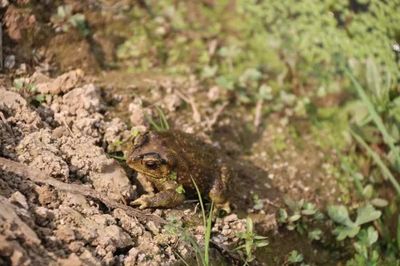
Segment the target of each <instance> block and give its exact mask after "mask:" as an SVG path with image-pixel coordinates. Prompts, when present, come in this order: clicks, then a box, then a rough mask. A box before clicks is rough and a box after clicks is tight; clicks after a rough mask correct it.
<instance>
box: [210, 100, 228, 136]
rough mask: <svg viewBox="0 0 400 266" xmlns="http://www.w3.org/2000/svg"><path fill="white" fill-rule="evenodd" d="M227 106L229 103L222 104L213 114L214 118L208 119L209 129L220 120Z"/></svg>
mask: <svg viewBox="0 0 400 266" xmlns="http://www.w3.org/2000/svg"><path fill="white" fill-rule="evenodd" d="M226 106H228V103H224V104H223V105H221V106H220V107H219V108H218V110H217V111H216V112H215V113H214V115H213V116H212V118H211V119H210V120H208V122H207V128H208V130H211V129H212V128H213V127H214V126H215V124H216V123H217V122H218V119H219V117H220V116H221V114H222V113H223V112H224V110H225V108H226Z"/></svg>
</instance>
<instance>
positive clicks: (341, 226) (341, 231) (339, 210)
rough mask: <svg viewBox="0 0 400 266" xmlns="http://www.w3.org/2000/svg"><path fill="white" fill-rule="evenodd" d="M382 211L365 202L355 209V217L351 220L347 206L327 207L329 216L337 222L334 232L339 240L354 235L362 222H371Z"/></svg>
mask: <svg viewBox="0 0 400 266" xmlns="http://www.w3.org/2000/svg"><path fill="white" fill-rule="evenodd" d="M381 214H382V212H381V211H378V210H376V209H375V208H374V207H373V206H372V205H370V204H366V205H364V206H362V207H359V208H358V209H357V217H356V220H355V221H354V222H353V221H352V220H351V219H350V217H349V212H348V210H347V208H346V207H345V206H343V205H333V206H329V207H328V215H329V217H330V218H331V219H332V220H333V221H334V222H335V223H337V224H338V226H337V227H336V229H335V230H334V233H335V234H336V235H337V240H339V241H341V240H344V239H346V238H347V237H349V238H353V237H355V236H356V235H357V234H358V233H359V232H360V229H361V226H362V225H363V224H367V223H370V222H373V221H375V220H377V219H379V217H380V216H381Z"/></svg>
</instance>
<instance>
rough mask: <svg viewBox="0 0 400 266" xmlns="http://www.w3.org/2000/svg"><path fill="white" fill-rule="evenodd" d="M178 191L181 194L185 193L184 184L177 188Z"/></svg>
mask: <svg viewBox="0 0 400 266" xmlns="http://www.w3.org/2000/svg"><path fill="white" fill-rule="evenodd" d="M175 191H176V192H178V193H179V194H185V189H184V188H183V186H182V185H180V186H179V187H177V188H176V189H175Z"/></svg>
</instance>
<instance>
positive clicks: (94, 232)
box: [0, 0, 340, 265]
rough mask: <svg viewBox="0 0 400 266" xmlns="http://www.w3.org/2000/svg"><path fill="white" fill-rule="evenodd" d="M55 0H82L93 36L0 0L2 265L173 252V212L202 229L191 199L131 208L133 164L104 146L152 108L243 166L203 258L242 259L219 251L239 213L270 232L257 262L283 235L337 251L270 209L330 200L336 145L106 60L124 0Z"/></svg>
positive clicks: (211, 91)
mask: <svg viewBox="0 0 400 266" xmlns="http://www.w3.org/2000/svg"><path fill="white" fill-rule="evenodd" d="M65 2H68V3H69V4H70V5H72V6H73V9H74V10H75V11H84V13H85V16H86V18H87V20H88V21H89V24H90V26H91V30H92V31H93V32H94V34H92V35H91V37H82V36H80V35H79V34H77V32H76V30H75V29H71V30H70V31H68V32H59V33H55V32H54V29H53V28H52V27H51V26H50V24H49V22H50V16H49V14H51V13H52V12H55V10H56V7H57V5H56V3H52V1H29V0H19V1H10V3H9V1H0V7H1V15H2V26H3V47H2V50H3V58H4V61H5V66H4V69H3V70H2V72H1V74H0V155H1V161H0V220H1V222H0V265H160V264H162V265H166V264H168V265H169V264H178V265H179V264H180V263H182V262H181V259H180V257H183V258H186V260H187V261H190V259H191V258H192V259H193V256H194V251H193V248H192V247H191V246H190V244H189V243H188V242H187V241H185V240H184V239H183V238H182V237H181V234H179V232H176V230H175V231H174V230H173V229H174V228H176V227H173V226H172V229H171V226H170V225H171V224H173V221H175V223H176V221H178V226H179V225H180V226H181V225H185V226H186V228H187V230H188V231H189V232H190V233H191V234H192V235H193V236H194V237H195V239H196V240H197V241H198V242H199V243H201V242H202V241H204V230H205V229H204V227H203V226H202V221H201V212H200V210H199V207H198V204H197V203H193V202H187V203H185V204H183V205H182V206H180V207H178V208H177V209H151V210H144V211H139V210H137V209H134V208H132V207H129V202H131V201H132V200H134V199H136V198H137V197H138V196H140V195H141V193H142V189H141V187H140V184H139V183H138V182H137V181H136V173H135V172H134V171H133V170H131V169H129V168H128V167H126V165H125V163H124V162H121V161H119V160H117V159H115V156H116V155H121V154H122V150H123V148H124V147H123V145H120V143H124V141H126V140H127V139H128V138H129V137H130V136H131V133H132V131H134V130H143V129H146V128H149V127H150V125H149V122H148V120H147V119H146V117H147V116H150V117H156V116H157V109H156V107H160V108H162V110H164V111H165V114H166V116H167V119H168V121H169V122H170V124H171V126H172V127H173V128H175V129H178V130H182V131H185V132H188V133H191V134H194V135H196V136H197V137H198V138H200V139H202V140H203V141H205V142H208V143H210V144H212V145H214V146H215V147H216V152H219V153H221V155H222V154H223V155H224V156H229V157H230V158H231V159H232V161H233V162H234V164H235V165H236V166H237V167H238V169H241V170H240V177H241V179H240V180H237V182H236V185H235V186H234V191H233V192H232V200H231V202H232V206H233V212H232V214H229V215H227V216H225V217H219V218H217V219H216V221H215V223H214V225H213V229H212V232H213V233H212V245H211V247H212V254H213V258H214V261H215V265H220V264H224V263H225V264H227V265H231V264H241V263H242V262H241V261H240V260H238V259H237V256H235V254H233V253H231V252H229V251H227V250H228V249H229V248H231V247H234V246H235V245H237V244H238V243H239V241H240V239H239V238H238V236H237V233H239V232H244V231H245V230H246V219H245V217H246V216H247V215H250V216H251V217H252V218H253V220H254V222H255V224H256V227H257V230H258V232H259V234H262V235H267V236H269V238H270V242H271V243H270V245H269V246H268V247H266V248H265V249H263V250H262V251H263V252H262V253H263V254H264V255H260V256H259V259H258V260H256V261H255V262H254V264H256V265H262V264H264V265H271V264H274V263H277V265H279V263H282V262H283V261H284V260H285V256H286V254H287V253H288V252H290V251H291V250H293V249H294V248H296V249H297V250H300V251H302V252H303V254H304V255H305V256H306V257H307V259H308V261H311V262H313V263H314V264H316V265H318V264H321V265H322V264H323V265H328V264H330V263H332V264H333V262H332V258H333V257H334V258H335V259H338V256H337V254H333V255H332V254H330V253H328V252H324V249H325V247H321V246H317V245H315V244H313V243H312V242H311V241H307V240H304V239H294V238H293V237H291V239H290V241H288V240H287V239H288V237H289V236H288V235H287V234H286V233H285V229H282V228H280V227H279V223H278V221H277V211H278V209H279V208H280V207H283V206H284V203H283V202H284V198H285V197H290V198H292V199H294V200H300V199H304V200H306V201H308V202H312V203H315V204H316V205H317V206H318V207H322V208H323V207H324V206H325V205H324V204H325V203H326V202H327V201H330V202H334V201H337V195H338V193H340V189H339V186H338V184H336V179H335V178H334V177H333V176H332V175H333V173H332V172H331V171H330V168H329V166H330V165H331V164H332V163H335V162H336V160H337V158H336V155H335V153H334V151H328V152H327V151H322V150H321V149H320V148H319V147H317V146H316V145H314V144H313V140H312V139H311V138H312V135H311V134H307V132H306V130H305V131H304V133H303V134H302V135H301V138H300V139H299V138H296V139H294V138H293V137H292V135H291V134H292V133H291V132H290V131H289V127H288V121H287V119H283V118H282V116H279V115H276V116H273V117H270V118H269V120H268V123H267V124H265V125H262V126H261V127H259V128H258V129H257V130H254V129H251V128H247V127H246V126H244V125H246V124H253V121H254V119H255V114H253V113H249V112H248V111H246V110H245V108H244V107H238V106H235V105H233V104H231V102H232V99H231V95H229V94H228V93H226V91H223V90H221V89H219V88H218V87H215V88H206V87H202V86H201V85H199V83H198V81H197V80H196V78H195V77H171V76H164V75H160V74H157V73H146V74H141V75H139V74H132V73H128V72H127V71H125V69H124V68H118V67H114V66H113V62H114V61H115V58H114V56H115V55H114V52H113V51H114V50H115V47H116V46H117V45H118V44H119V43H120V42H121V39H122V38H123V37H124V36H125V34H127V33H126V32H124V30H123V29H124V28H123V25H124V19H125V18H124V17H123V16H122V17H117V18H116V17H115V16H114V14H115V13H117V12H120V10H127V9H129V8H128V7H129V5H132V3H131V1H121V2H120V4H119V5H115V2H117V1H105V2H106V3H100V2H97V1H88V2H87V3H85V4H83V3H81V2H80V1H72V0H70V1H65ZM44 10H46V12H44ZM47 11H48V12H47ZM112 29H121V30H119V31H118V30H114V31H113V30H112ZM278 144H280V145H278ZM255 195H256V197H257V199H258V200H257V202H255ZM321 195H323V196H321ZM256 203H259V204H258V206H257V207H255V205H256ZM260 204H261V206H260ZM168 225H169V226H168ZM288 242H290V243H288ZM317 251H319V253H318V254H317ZM265 254H267V255H265ZM268 254H274V255H268ZM321 254H322V255H321ZM339 259H340V257H339Z"/></svg>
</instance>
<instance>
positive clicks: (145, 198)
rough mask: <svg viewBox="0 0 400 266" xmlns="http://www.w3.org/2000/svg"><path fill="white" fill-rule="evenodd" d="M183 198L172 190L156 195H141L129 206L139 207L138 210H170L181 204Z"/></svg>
mask: <svg viewBox="0 0 400 266" xmlns="http://www.w3.org/2000/svg"><path fill="white" fill-rule="evenodd" d="M184 200H185V196H184V195H183V194H181V193H178V192H176V191H175V190H174V189H167V190H163V191H161V192H159V193H157V194H150V195H148V194H147V195H142V196H140V198H138V199H136V200H135V201H133V202H132V203H131V205H139V208H140V209H145V208H148V207H151V208H155V207H164V208H172V207H175V206H178V205H179V204H181V203H183V201H184Z"/></svg>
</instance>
